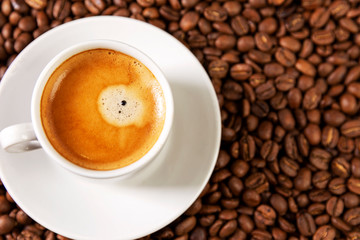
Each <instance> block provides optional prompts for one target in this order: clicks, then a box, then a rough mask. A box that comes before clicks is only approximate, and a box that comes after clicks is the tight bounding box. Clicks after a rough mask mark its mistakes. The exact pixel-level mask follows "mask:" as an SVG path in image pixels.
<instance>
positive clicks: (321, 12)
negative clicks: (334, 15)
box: [309, 7, 330, 28]
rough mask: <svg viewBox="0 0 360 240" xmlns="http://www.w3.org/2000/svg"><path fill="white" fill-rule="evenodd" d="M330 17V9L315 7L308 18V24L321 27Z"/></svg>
mask: <svg viewBox="0 0 360 240" xmlns="http://www.w3.org/2000/svg"><path fill="white" fill-rule="evenodd" d="M329 18H330V11H328V9H326V8H323V7H320V8H317V9H316V10H315V11H314V12H313V13H312V14H311V17H310V19H309V23H310V26H312V27H313V28H321V27H323V26H324V25H325V24H326V23H327V21H328V20H329Z"/></svg>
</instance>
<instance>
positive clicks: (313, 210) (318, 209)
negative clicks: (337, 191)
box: [308, 203, 326, 216]
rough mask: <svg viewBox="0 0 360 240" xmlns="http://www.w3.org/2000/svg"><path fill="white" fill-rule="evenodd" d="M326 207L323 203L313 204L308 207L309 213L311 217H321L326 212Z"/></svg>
mask: <svg viewBox="0 0 360 240" xmlns="http://www.w3.org/2000/svg"><path fill="white" fill-rule="evenodd" d="M325 208H326V207H325V205H324V204H322V203H313V204H311V205H310V206H309V207H308V212H309V213H310V214H311V215H314V216H315V215H319V214H322V213H323V212H324V211H325Z"/></svg>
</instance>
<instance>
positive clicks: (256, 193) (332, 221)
mask: <svg viewBox="0 0 360 240" xmlns="http://www.w3.org/2000/svg"><path fill="white" fill-rule="evenodd" d="M95 15H114V16H124V17H131V18H135V19H138V20H141V21H146V22H148V23H150V24H153V25H155V26H157V27H159V28H161V29H164V30H165V31H167V32H169V33H170V34H172V35H173V36H174V37H176V38H177V39H178V40H179V41H181V42H182V43H183V44H184V45H185V46H187V47H188V48H189V49H190V50H191V51H192V52H193V53H194V55H195V56H196V57H197V58H198V59H199V61H200V62H201V63H202V64H203V66H204V67H205V69H206V70H207V72H208V74H209V76H210V78H211V82H212V84H213V86H214V89H215V91H216V94H217V96H218V100H219V105H220V108H221V120H222V144H221V150H220V154H219V157H218V160H217V163H216V167H215V170H214V172H213V174H212V176H211V179H210V181H209V183H208V184H207V185H206V187H205V189H204V190H203V192H202V193H201V195H200V197H199V198H198V199H197V200H196V201H195V202H194V203H193V205H192V206H191V207H190V208H189V209H188V210H187V211H186V212H185V213H184V214H183V215H182V216H180V217H179V218H178V219H177V220H175V221H174V222H173V223H171V224H170V225H169V226H167V227H165V228H163V229H161V230H159V231H158V232H156V233H154V234H152V235H149V236H146V237H144V238H143V239H177V240H187V239H190V240H201V239H212V240H216V239H231V240H238V239H254V240H267V239H275V240H281V239H291V240H297V239H298V240H302V239H314V240H318V239H323V240H325V239H346V240H356V239H360V118H359V106H360V81H359V78H360V62H359V57H360V32H359V27H360V4H359V1H358V0H349V1H345V0H335V1H330V0H301V1H300V0H299V1H295V0H249V1H244V0H237V1H232V0H229V1H225V0H218V1H210V0H208V1H199V0H136V1H129V0H85V1H82V0H72V1H65V0H2V1H1V11H0V28H1V34H0V77H2V76H3V74H4V73H5V71H6V69H7V67H8V66H9V65H10V64H11V62H12V61H13V60H14V59H15V57H16V55H17V54H18V53H19V52H20V51H21V50H22V49H24V47H25V46H26V45H27V44H29V43H30V42H31V41H32V40H34V39H35V38H37V37H38V36H40V35H41V34H42V33H44V32H46V31H47V30H49V29H51V28H53V27H56V26H58V25H60V24H63V23H66V22H69V21H72V20H74V19H78V18H82V17H88V16H95ZM164 47H166V46H164ZM159 51H161V50H159ZM174 57H176V56H174ZM0 234H1V236H0V239H9V240H10V239H47V240H50V239H66V238H65V237H63V236H60V235H58V234H55V233H53V232H51V231H49V230H47V229H45V228H44V227H42V226H40V225H39V224H37V223H36V222H34V221H33V220H32V219H31V218H29V217H28V216H27V215H26V213H25V212H23V211H22V210H21V209H20V208H19V207H17V205H16V203H14V201H13V200H12V198H11V196H10V195H9V194H8V193H7V192H6V189H5V188H4V187H3V186H2V187H1V189H0Z"/></svg>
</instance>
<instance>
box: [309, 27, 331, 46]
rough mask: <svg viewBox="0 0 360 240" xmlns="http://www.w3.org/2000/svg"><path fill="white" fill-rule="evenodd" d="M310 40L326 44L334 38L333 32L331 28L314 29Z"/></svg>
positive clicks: (318, 43)
mask: <svg viewBox="0 0 360 240" xmlns="http://www.w3.org/2000/svg"><path fill="white" fill-rule="evenodd" d="M311 40H312V41H313V42H314V43H315V44H317V45H328V44H331V43H332V42H333V41H334V40H335V34H334V32H332V31H331V30H316V31H315V32H314V33H313V34H312V35H311Z"/></svg>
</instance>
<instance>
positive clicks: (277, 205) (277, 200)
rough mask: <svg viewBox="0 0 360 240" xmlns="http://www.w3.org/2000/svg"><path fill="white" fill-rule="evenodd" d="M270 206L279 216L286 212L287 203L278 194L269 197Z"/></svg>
mask: <svg viewBox="0 0 360 240" xmlns="http://www.w3.org/2000/svg"><path fill="white" fill-rule="evenodd" d="M270 204H271V206H272V207H273V208H274V209H275V210H276V212H277V213H278V214H279V215H280V216H283V215H285V214H286V212H287V210H288V204H287V201H286V200H285V198H284V197H282V196H281V195H280V194H277V193H275V194H273V195H271V197H270Z"/></svg>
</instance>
